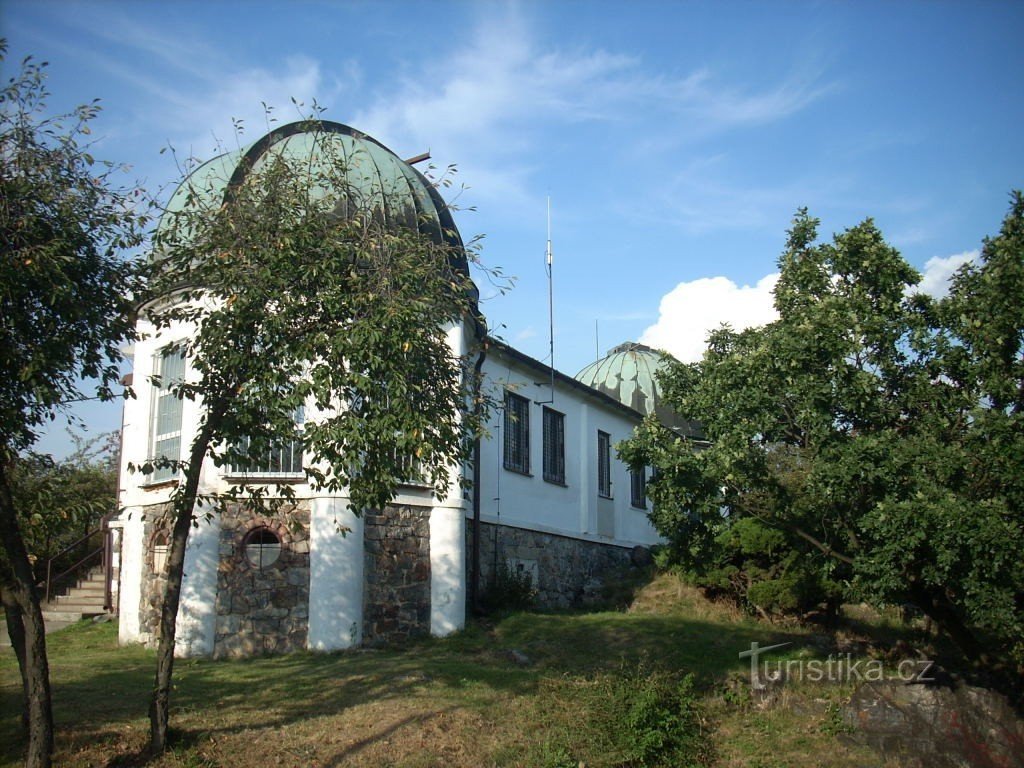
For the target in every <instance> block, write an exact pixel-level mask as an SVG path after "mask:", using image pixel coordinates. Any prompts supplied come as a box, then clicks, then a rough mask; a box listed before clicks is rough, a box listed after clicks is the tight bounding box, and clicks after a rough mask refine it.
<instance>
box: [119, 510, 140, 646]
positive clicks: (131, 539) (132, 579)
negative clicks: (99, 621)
mask: <svg viewBox="0 0 1024 768" xmlns="http://www.w3.org/2000/svg"><path fill="white" fill-rule="evenodd" d="M119 524H120V525H121V588H120V590H119V592H118V597H117V606H118V608H117V610H118V617H117V622H118V623H117V640H118V642H119V643H122V644H125V643H139V642H144V641H145V638H144V637H143V636H142V630H141V628H140V626H139V607H140V603H141V601H142V569H143V567H144V565H145V551H144V549H143V540H142V537H143V522H142V509H141V508H139V507H128V508H126V509H124V510H123V511H122V512H121V517H120V521H119Z"/></svg>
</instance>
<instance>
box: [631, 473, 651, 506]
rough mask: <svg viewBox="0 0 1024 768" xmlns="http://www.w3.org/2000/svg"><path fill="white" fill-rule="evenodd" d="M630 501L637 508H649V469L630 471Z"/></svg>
mask: <svg viewBox="0 0 1024 768" xmlns="http://www.w3.org/2000/svg"><path fill="white" fill-rule="evenodd" d="M629 503H630V504H631V505H633V506H634V507H636V508H637V509H647V470H646V469H644V468H642V467H641V468H640V470H639V471H638V470H635V469H631V470H630V471H629Z"/></svg>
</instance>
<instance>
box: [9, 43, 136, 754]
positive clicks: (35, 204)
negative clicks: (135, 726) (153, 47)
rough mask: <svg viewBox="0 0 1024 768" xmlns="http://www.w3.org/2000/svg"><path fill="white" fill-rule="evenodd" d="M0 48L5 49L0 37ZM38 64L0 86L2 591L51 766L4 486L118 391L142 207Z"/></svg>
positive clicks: (34, 610) (34, 612) (26, 582)
mask: <svg viewBox="0 0 1024 768" xmlns="http://www.w3.org/2000/svg"><path fill="white" fill-rule="evenodd" d="M0 54H6V44H0ZM45 67H46V64H45V63H36V62H35V61H33V60H32V59H26V60H25V61H24V62H22V66H21V69H20V71H19V72H18V74H16V75H15V76H14V77H12V78H10V79H9V80H8V82H7V83H6V84H5V85H4V86H3V89H2V91H0V240H2V244H3V248H2V254H0V539H2V542H3V557H2V558H0V591H2V592H3V602H4V608H5V612H6V616H7V627H8V632H9V633H10V635H11V641H12V644H13V645H14V647H15V649H16V651H17V654H18V661H19V665H20V667H21V672H22V679H23V683H24V688H25V708H26V715H27V717H26V720H27V723H28V748H27V759H26V761H27V764H28V765H30V766H45V765H49V764H50V753H51V751H52V748H53V716H52V713H51V707H50V688H49V671H48V665H47V660H46V640H45V637H44V627H43V618H42V613H41V611H40V606H39V594H38V590H37V589H36V580H35V578H34V574H33V571H32V565H31V562H30V560H29V553H28V550H27V548H26V545H25V540H24V536H23V530H24V525H25V524H26V522H27V520H26V518H25V515H26V514H28V510H25V509H23V508H20V504H19V500H18V498H16V494H15V488H14V487H13V486H12V480H13V479H12V477H11V474H12V472H17V470H16V469H15V466H16V464H17V462H18V461H19V460H20V459H19V456H20V454H22V453H23V452H25V451H28V450H29V449H30V448H31V447H32V445H33V444H34V443H35V441H36V440H37V438H38V436H39V430H40V428H41V427H42V426H43V425H44V424H46V423H48V422H49V421H51V420H52V419H53V418H55V416H56V415H57V413H59V412H61V411H62V410H63V409H65V408H66V407H67V405H69V404H70V403H71V402H75V401H78V400H81V399H83V398H90V397H101V398H110V397H113V396H114V386H115V385H116V383H117V381H118V378H119V364H120V361H121V353H120V351H119V348H120V346H121V344H123V343H124V342H125V341H126V340H128V339H130V338H131V337H132V334H133V319H132V305H131V300H132V293H133V291H134V290H135V270H134V267H133V265H132V263H131V262H130V261H128V260H126V259H125V257H124V253H125V252H126V251H128V250H130V249H132V248H134V247H136V246H137V245H139V244H140V242H141V237H140V235H139V232H140V231H141V228H142V227H144V226H145V216H144V215H139V214H137V213H135V210H136V209H135V207H134V206H135V199H136V198H135V195H134V193H133V192H132V191H129V190H124V189H122V188H120V187H119V186H118V184H117V183H116V180H115V179H116V174H117V173H118V172H119V171H120V169H118V168H116V167H114V166H112V165H110V164H106V163H99V162H97V161H95V160H94V159H93V157H92V156H91V155H90V154H89V151H88V150H89V146H88V135H89V133H90V131H89V122H90V121H91V120H92V119H93V118H94V117H95V116H96V113H97V112H98V110H99V106H98V105H97V104H96V103H95V102H94V103H92V104H89V105H86V106H81V107H78V108H77V109H75V110H74V111H73V112H71V113H70V114H66V115H60V116H55V117H54V116H48V115H47V112H46V98H47V96H48V93H47V91H46V88H45V83H44V80H45Z"/></svg>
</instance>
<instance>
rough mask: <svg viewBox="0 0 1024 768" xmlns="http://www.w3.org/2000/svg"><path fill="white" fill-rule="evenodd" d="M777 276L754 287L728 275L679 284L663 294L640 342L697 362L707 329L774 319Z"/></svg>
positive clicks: (688, 360)
mask: <svg viewBox="0 0 1024 768" xmlns="http://www.w3.org/2000/svg"><path fill="white" fill-rule="evenodd" d="M778 279H779V275H778V274H777V273H774V274H771V275H766V276H764V277H762V278H761V279H760V280H758V281H757V284H756V285H753V286H750V285H744V286H739V285H737V284H736V283H735V282H733V281H732V280H730V279H729V278H727V277H702V278H700V279H698V280H691V281H690V282H686V283H680V284H679V285H677V286H676V287H675V288H673V289H672V290H671V291H670V292H669V293H667V294H665V296H664V297H662V299H661V305H660V307H659V317H658V321H657V322H656V323H655V324H654V325H652V326H650V327H649V328H648V329H647V330H645V331H644V332H643V335H642V336H641V337H640V341H641V343H643V344H647V345H649V346H652V347H655V348H657V349H663V350H665V351H666V352H668V353H669V354H671V355H673V356H674V357H676V358H677V359H679V360H682V361H683V362H696V361H697V360H700V359H701V357H702V356H703V355H704V348H705V346H706V341H707V336H708V332H710V331H712V330H714V329H715V328H718V327H719V326H721V325H722V324H723V323H728V324H729V325H730V326H732V328H733V329H734V330H741V329H743V328H750V327H753V326H758V325H764V324H765V323H770V322H772V321H773V320H775V319H776V317H777V315H776V312H775V308H774V307H773V306H772V290H773V289H774V288H775V283H776V282H778Z"/></svg>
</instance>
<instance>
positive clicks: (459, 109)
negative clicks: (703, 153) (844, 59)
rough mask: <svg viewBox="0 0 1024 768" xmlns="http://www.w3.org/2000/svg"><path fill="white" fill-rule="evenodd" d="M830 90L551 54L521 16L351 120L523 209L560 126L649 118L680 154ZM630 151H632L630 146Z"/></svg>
mask: <svg viewBox="0 0 1024 768" xmlns="http://www.w3.org/2000/svg"><path fill="white" fill-rule="evenodd" d="M831 89H832V85H830V84H827V83H823V82H822V81H821V78H820V75H819V73H817V72H813V73H811V74H807V73H798V74H796V75H793V76H791V77H788V78H784V79H782V81H781V82H777V83H774V84H772V85H770V86H768V87H766V88H764V89H761V90H751V89H741V88H737V87H734V86H732V85H730V84H729V83H726V82H723V81H722V80H721V78H718V77H716V76H715V74H714V73H713V72H711V71H709V70H707V69H698V70H695V71H690V72H677V73H667V74H663V73H654V74H652V73H651V71H650V70H649V69H647V68H645V65H644V62H643V61H642V60H641V59H640V58H638V57H635V56H627V55H622V54H618V53H614V52H609V51H605V50H601V49H578V48H576V49H572V48H564V49H554V50H552V49H551V47H550V46H545V45H543V44H541V43H540V42H538V40H537V39H536V36H535V34H534V32H533V30H532V29H531V28H530V25H529V24H528V23H527V21H526V20H524V18H523V17H522V16H521V15H520V14H519V13H517V12H516V11H512V12H510V13H507V14H499V15H498V16H495V17H492V18H489V19H487V20H486V21H484V22H483V23H481V24H480V25H478V26H477V28H476V29H475V30H474V32H473V33H472V34H471V35H469V36H468V37H467V41H466V45H465V46H463V47H460V49H459V50H458V51H457V52H455V53H454V54H452V55H450V56H447V57H443V58H440V59H438V60H436V61H434V62H433V63H431V64H430V65H429V67H428V68H427V69H426V71H420V73H419V76H418V77H417V78H415V79H412V78H406V79H405V80H403V81H401V82H400V83H398V85H397V87H394V88H390V89H388V90H387V91H386V92H382V93H380V94H379V95H377V96H376V98H374V99H373V100H372V101H371V103H370V104H369V105H368V106H367V107H366V108H365V109H363V110H362V111H361V112H358V113H357V114H356V115H355V116H353V118H352V120H353V122H354V124H356V125H358V126H360V128H361V129H362V130H365V131H367V132H368V133H370V134H371V135H373V136H375V137H376V138H378V139H380V140H381V141H383V142H384V144H386V145H388V146H391V147H393V148H395V149H396V150H397V151H400V152H401V151H410V152H411V151H413V150H414V149H415V151H422V150H423V149H426V148H427V147H429V148H430V149H431V150H432V154H433V156H434V158H435V159H436V160H437V161H438V163H439V164H440V165H442V166H443V165H445V164H447V163H448V162H451V161H457V162H458V164H459V167H460V169H461V170H462V171H463V173H464V176H465V178H467V179H469V180H470V181H471V184H472V186H473V187H474V194H473V195H472V198H473V202H477V201H478V200H486V201H488V202H492V201H500V203H501V206H502V209H505V210H509V209H513V210H514V209H517V208H520V207H525V206H527V205H529V204H530V193H529V191H528V189H529V179H530V177H531V176H532V175H533V173H534V172H535V171H536V169H537V168H539V167H543V161H542V159H541V158H540V156H539V155H538V154H537V149H538V144H539V137H540V135H541V133H542V132H543V131H547V130H550V129H551V128H552V127H554V126H566V125H573V124H579V123H586V122H606V123H620V124H629V123H635V122H637V121H638V120H645V121H649V122H653V123H654V124H657V125H659V126H660V127H661V134H662V138H661V139H659V138H657V137H652V136H648V138H647V139H646V140H645V141H647V142H653V143H654V144H658V143H659V142H660V143H664V144H678V142H679V141H681V140H683V141H685V140H686V139H687V138H694V137H698V136H700V137H705V136H707V135H708V133H712V132H715V131H720V130H726V129H730V128H735V127H739V126H750V125H762V124H765V123H769V122H772V121H775V120H779V119H782V118H785V117H787V116H789V115H791V114H793V113H795V112H797V111H799V110H801V109H803V108H805V107H806V106H807V105H808V104H810V103H811V102H813V101H815V100H817V99H818V98H820V97H821V96H822V95H824V94H825V93H827V92H828V91H830V90H831ZM406 148H408V150H406ZM551 151H557V150H556V149H553V150H551ZM622 151H624V152H631V151H635V149H634V148H631V147H629V146H628V142H627V143H624V146H623V150H622Z"/></svg>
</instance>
